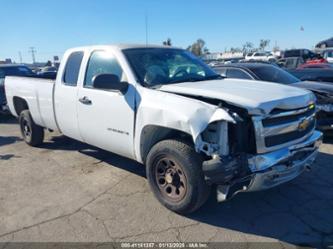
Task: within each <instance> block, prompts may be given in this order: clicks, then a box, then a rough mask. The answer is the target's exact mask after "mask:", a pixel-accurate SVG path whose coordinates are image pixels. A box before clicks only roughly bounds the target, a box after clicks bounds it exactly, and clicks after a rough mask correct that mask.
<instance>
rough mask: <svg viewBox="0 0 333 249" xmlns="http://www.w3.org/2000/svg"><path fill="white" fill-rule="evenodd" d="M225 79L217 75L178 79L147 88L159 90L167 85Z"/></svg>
mask: <svg viewBox="0 0 333 249" xmlns="http://www.w3.org/2000/svg"><path fill="white" fill-rule="evenodd" d="M224 78H226V77H223V76H221V75H219V74H216V75H211V76H206V77H202V78H197V77H196V78H187V79H178V80H172V81H169V82H166V83H163V84H157V85H153V86H150V87H149V88H152V89H157V88H160V87H162V86H164V85H169V84H176V83H186V82H196V81H206V80H217V79H224Z"/></svg>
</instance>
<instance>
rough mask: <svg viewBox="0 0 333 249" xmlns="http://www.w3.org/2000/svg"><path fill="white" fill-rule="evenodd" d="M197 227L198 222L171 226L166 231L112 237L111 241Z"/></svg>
mask: <svg viewBox="0 0 333 249" xmlns="http://www.w3.org/2000/svg"><path fill="white" fill-rule="evenodd" d="M198 225H200V223H199V222H197V223H194V224H189V225H184V226H173V227H169V228H167V229H162V230H156V231H149V232H143V233H138V234H134V235H130V236H120V237H112V239H114V240H122V239H129V238H134V237H138V236H142V235H149V234H159V233H163V232H168V231H171V230H177V229H182V228H187V227H192V226H198Z"/></svg>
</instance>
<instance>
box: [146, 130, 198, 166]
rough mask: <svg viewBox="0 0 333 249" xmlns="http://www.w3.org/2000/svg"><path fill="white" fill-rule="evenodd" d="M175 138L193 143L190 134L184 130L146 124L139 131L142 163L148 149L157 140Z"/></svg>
mask: <svg viewBox="0 0 333 249" xmlns="http://www.w3.org/2000/svg"><path fill="white" fill-rule="evenodd" d="M172 138H177V139H181V140H182V141H187V142H188V143H190V144H193V139H192V136H191V135H190V134H188V133H186V132H183V131H180V130H176V129H171V128H167V127H163V126H157V125H148V126H145V127H144V128H143V130H142V132H141V138H140V153H141V159H142V161H143V163H145V162H146V158H147V155H148V153H149V151H150V149H151V148H152V147H153V146H154V145H155V144H156V143H158V142H160V141H162V140H165V139H172Z"/></svg>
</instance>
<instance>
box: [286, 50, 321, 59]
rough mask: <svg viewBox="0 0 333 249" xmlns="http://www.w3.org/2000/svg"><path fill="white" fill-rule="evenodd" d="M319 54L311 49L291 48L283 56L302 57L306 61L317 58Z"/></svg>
mask: <svg viewBox="0 0 333 249" xmlns="http://www.w3.org/2000/svg"><path fill="white" fill-rule="evenodd" d="M317 56H318V54H316V53H314V52H312V51H311V50H309V49H289V50H285V51H284V52H283V53H282V58H289V57H301V58H302V59H303V60H304V61H305V62H306V61H307V60H309V59H313V58H316V57H317Z"/></svg>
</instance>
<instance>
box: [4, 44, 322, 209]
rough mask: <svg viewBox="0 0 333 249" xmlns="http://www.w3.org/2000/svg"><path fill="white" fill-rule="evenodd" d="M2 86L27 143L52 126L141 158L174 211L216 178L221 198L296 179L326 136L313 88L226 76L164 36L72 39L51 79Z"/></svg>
mask: <svg viewBox="0 0 333 249" xmlns="http://www.w3.org/2000/svg"><path fill="white" fill-rule="evenodd" d="M5 86H6V88H5V89H6V95H7V99H8V105H9V108H10V111H11V113H12V114H13V115H15V116H18V117H19V123H20V128H21V133H22V136H23V138H24V140H25V141H26V142H27V143H28V144H30V145H32V146H38V145H39V144H41V143H42V142H43V136H44V128H48V129H51V130H59V131H61V132H62V133H63V134H64V135H66V136H69V137H71V138H74V139H77V140H80V141H83V142H85V143H88V144H92V145H94V146H96V147H99V148H102V149H104V150H107V151H112V152H114V153H117V154H120V155H122V156H125V157H128V158H131V159H134V160H136V161H138V162H140V163H143V164H145V165H146V173H147V179H148V182H149V184H150V187H151V189H152V191H153V192H154V194H155V196H156V198H157V199H158V200H159V201H160V202H161V203H162V204H163V205H165V206H166V207H167V208H169V209H171V210H173V211H176V212H179V213H187V212H191V211H194V210H196V209H198V208H199V207H200V206H201V205H202V204H203V203H204V202H205V201H206V200H207V198H208V196H209V192H210V187H211V186H212V185H217V197H218V200H219V201H223V200H226V199H228V198H230V197H231V196H233V195H234V194H236V193H238V192H240V191H256V190H261V189H267V188H270V187H274V186H276V185H279V184H281V183H283V182H286V181H290V180H292V179H293V178H295V177H296V176H298V175H299V174H301V172H303V171H304V169H305V168H306V167H310V165H311V164H312V162H313V161H314V159H315V157H316V154H317V152H318V147H319V144H320V141H321V137H322V134H321V133H320V132H318V131H315V106H314V101H315V97H314V95H313V94H312V93H311V92H308V91H304V90H302V89H297V88H293V87H289V86H284V85H281V84H269V85H268V84H267V83H262V82H256V81H248V82H243V81H242V80H232V79H225V80H224V79H223V78H222V77H221V76H220V75H219V74H217V73H215V72H214V71H213V70H212V69H211V68H209V67H208V66H207V65H206V64H205V63H203V62H202V61H201V60H200V59H198V58H197V57H196V56H194V55H193V54H191V53H190V52H188V51H186V50H182V49H176V48H171V47H165V46H156V47H154V46H146V45H142V46H132V45H121V46H92V47H81V48H75V49H70V50H68V51H67V52H66V53H65V55H64V57H63V60H62V63H61V65H60V68H59V72H58V74H57V78H56V80H55V81H53V80H46V79H34V78H24V77H8V78H6V80H5ZM258 88H259V89H260V91H258ZM281 125H283V127H284V129H283V130H281V129H280V128H281ZM299 156H301V157H302V159H301V160H299Z"/></svg>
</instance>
